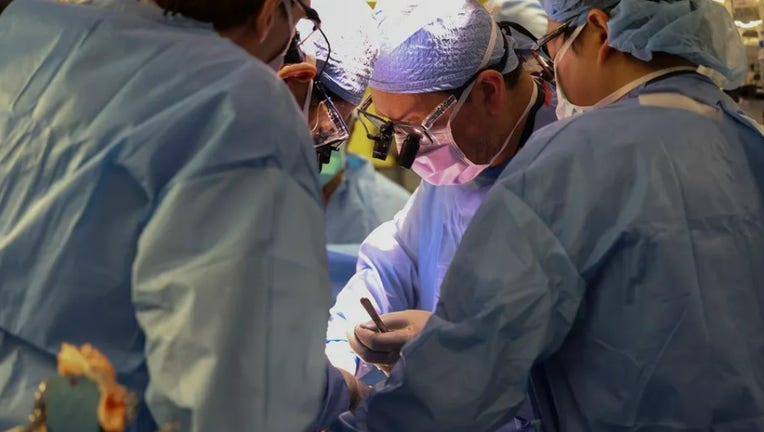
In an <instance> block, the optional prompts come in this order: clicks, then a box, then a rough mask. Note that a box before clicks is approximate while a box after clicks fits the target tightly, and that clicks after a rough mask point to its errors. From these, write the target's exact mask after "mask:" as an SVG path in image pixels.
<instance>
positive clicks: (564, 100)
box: [554, 26, 592, 120]
mask: <svg viewBox="0 0 764 432" xmlns="http://www.w3.org/2000/svg"><path fill="white" fill-rule="evenodd" d="M583 30H584V26H580V27H578V28H576V31H574V32H573V35H572V36H571V37H569V38H568V40H566V41H565V42H564V43H563V45H562V48H560V51H559V52H558V53H557V56H556V57H555V59H554V76H555V79H556V80H557V85H556V86H555V88H556V89H557V108H556V109H555V113H556V114H557V118H558V119H559V120H562V119H566V118H568V117H573V116H574V115H576V114H579V113H582V112H584V111H588V110H590V109H592V107H586V106H579V105H575V104H573V103H572V102H570V100H568V97H567V96H565V92H564V91H563V90H562V82H561V80H560V74H559V72H558V71H557V65H558V64H560V62H561V61H562V58H563V57H564V56H565V54H566V53H567V52H568V50H569V49H570V47H571V46H572V45H573V42H574V41H575V40H576V38H577V37H578V35H579V34H581V32H582V31H583Z"/></svg>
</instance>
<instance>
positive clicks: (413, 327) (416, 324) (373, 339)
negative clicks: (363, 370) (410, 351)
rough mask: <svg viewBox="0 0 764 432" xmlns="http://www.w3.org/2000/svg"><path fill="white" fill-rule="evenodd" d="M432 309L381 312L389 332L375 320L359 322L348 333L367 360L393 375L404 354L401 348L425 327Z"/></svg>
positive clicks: (352, 344)
mask: <svg viewBox="0 0 764 432" xmlns="http://www.w3.org/2000/svg"><path fill="white" fill-rule="evenodd" d="M430 315H432V312H428V311H424V310H416V309H409V310H405V311H400V312H390V313H386V314H384V315H381V316H380V317H381V318H382V321H383V322H384V323H385V325H387V327H388V329H389V330H390V331H389V332H385V333H380V332H379V330H378V329H377V326H376V325H375V324H374V322H373V321H369V322H366V323H363V324H359V325H357V326H356V327H355V328H354V329H353V332H352V333H349V334H348V342H350V346H351V347H352V348H353V351H355V352H356V354H358V357H360V358H361V359H362V360H363V361H365V362H366V363H369V364H373V365H375V366H376V367H377V368H379V369H380V370H381V371H382V372H384V373H385V375H390V371H392V369H393V366H395V363H396V362H397V361H398V359H399V358H400V356H401V349H402V348H403V346H404V345H406V344H407V343H408V342H409V341H411V340H412V339H414V338H415V337H416V336H417V335H418V334H419V332H420V331H421V330H422V328H423V327H424V325H425V324H426V323H427V320H428V319H430Z"/></svg>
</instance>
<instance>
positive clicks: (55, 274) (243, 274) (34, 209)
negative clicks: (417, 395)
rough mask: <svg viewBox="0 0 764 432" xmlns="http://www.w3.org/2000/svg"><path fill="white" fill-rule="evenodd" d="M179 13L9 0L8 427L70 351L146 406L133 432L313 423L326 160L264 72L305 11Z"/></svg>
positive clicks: (180, 6) (3, 19) (4, 256)
mask: <svg viewBox="0 0 764 432" xmlns="http://www.w3.org/2000/svg"><path fill="white" fill-rule="evenodd" d="M167 3H170V2H167ZM171 3H173V5H174V6H175V7H176V9H174V10H173V11H174V12H176V13H171V14H165V13H164V12H163V10H162V9H161V8H160V7H158V6H157V5H155V4H152V3H151V2H138V1H122V0H91V1H87V2H79V1H77V2H74V1H73V2H66V1H52V0H15V1H14V2H13V3H12V4H11V5H10V6H9V7H8V8H7V9H6V10H5V11H4V12H3V14H2V15H1V16H0V76H1V77H2V78H1V79H0V430H4V429H6V428H9V427H11V426H13V425H16V424H21V423H23V422H24V421H25V419H26V416H27V415H28V414H29V413H30V412H31V408H32V404H33V396H34V392H35V390H36V388H37V385H38V384H39V383H40V381H41V380H43V379H45V378H47V377H49V376H51V375H54V374H55V373H56V353H57V352H58V351H59V349H60V346H61V343H62V342H64V341H66V342H70V343H75V344H80V343H84V342H89V343H92V344H93V345H95V346H96V347H97V348H99V349H101V350H102V351H103V352H104V353H105V354H106V355H107V356H108V357H109V358H110V359H111V360H112V362H113V363H114V366H115V369H116V371H117V373H118V379H119V380H120V381H121V382H123V383H125V384H126V385H127V386H128V387H129V388H130V389H131V390H133V391H135V392H137V393H138V394H139V395H140V396H141V399H142V403H141V405H140V407H139V413H138V417H137V418H136V419H135V421H134V422H133V423H132V426H131V429H130V430H140V431H152V430H155V428H156V425H157V424H159V425H161V424H164V423H166V422H178V424H179V426H180V430H183V431H214V430H220V431H233V430H267V431H275V430H289V431H298V430H305V429H306V428H308V427H309V426H310V425H311V424H313V422H314V421H315V416H316V413H317V412H318V411H319V407H320V404H321V403H322V401H321V399H322V397H323V396H324V392H325V389H326V387H325V377H326V375H327V369H326V364H325V357H324V354H323V349H324V343H323V341H324V334H325V323H326V317H327V310H328V308H329V306H330V305H329V299H330V295H329V282H328V277H327V270H326V253H325V235H324V224H323V214H322V213H323V212H322V206H321V195H320V191H319V184H318V166H317V164H316V155H315V152H314V151H313V148H312V140H311V138H310V133H309V131H308V130H307V128H306V127H305V119H304V118H303V117H302V116H301V113H300V112H299V110H298V109H297V108H296V107H295V103H294V100H293V98H292V96H291V94H290V93H289V92H288V90H287V88H286V86H285V85H284V84H283V82H281V81H280V80H279V79H278V78H277V76H276V75H275V73H274V72H273V70H271V68H269V67H268V66H267V65H266V63H273V64H279V65H280V63H281V61H280V59H279V56H281V55H282V52H283V51H284V50H285V47H286V46H287V45H288V42H289V39H290V37H291V34H292V32H293V27H294V22H295V21H296V20H297V19H298V18H299V15H298V13H299V11H302V13H304V10H303V8H302V6H300V5H297V4H296V3H295V4H294V5H292V2H279V1H272V0H268V1H265V2H258V1H250V0H247V1H241V2H227V3H226V5H228V6H230V9H227V10H226V11H223V12H227V13H220V12H221V11H220V10H216V8H218V6H219V3H218V2H216V1H206V2H194V3H193V4H192V5H195V6H197V8H194V9H188V8H186V6H188V5H189V4H191V3H190V2H171ZM285 3H288V4H289V5H290V7H291V6H294V7H293V10H291V11H289V12H288V13H287V11H286V10H282V11H280V13H278V14H276V13H274V8H277V7H283V5H284V4H285ZM303 3H306V2H303ZM307 3H309V2H307ZM288 15H291V17H290V18H289V20H291V21H292V22H289V20H287V19H284V17H286V16H288ZM213 27H215V28H214V29H213ZM269 29H270V31H269ZM216 30H217V31H216ZM272 35H283V38H282V39H281V40H273V39H272ZM221 36H224V37H221ZM232 42H235V43H232ZM267 44H270V45H271V48H270V49H269V50H266V49H261V48H263V47H264V45H267ZM268 51H271V54H268V55H267V56H264V57H262V58H261V59H262V60H264V61H260V60H258V59H257V58H255V57H254V56H253V54H256V53H258V52H262V53H266V54H267V52H268ZM329 372H330V373H331V372H332V371H331V370H329ZM340 390H341V388H340Z"/></svg>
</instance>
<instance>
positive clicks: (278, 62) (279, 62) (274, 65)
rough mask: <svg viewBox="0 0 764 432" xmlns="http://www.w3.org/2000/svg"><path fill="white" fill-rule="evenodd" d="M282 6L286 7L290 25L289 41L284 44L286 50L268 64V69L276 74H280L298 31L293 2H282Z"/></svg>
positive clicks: (287, 0) (286, 0)
mask: <svg viewBox="0 0 764 432" xmlns="http://www.w3.org/2000/svg"><path fill="white" fill-rule="evenodd" d="M281 4H282V6H284V10H285V11H286V16H287V24H288V25H289V39H287V41H286V43H285V44H284V49H283V50H282V51H281V52H280V53H278V54H276V56H275V57H273V59H271V60H270V61H269V62H268V67H269V68H271V69H272V70H273V71H274V72H278V71H279V69H281V67H282V66H284V57H285V56H286V53H287V51H289V44H290V43H291V42H292V38H294V34H295V31H296V30H295V25H294V16H293V15H292V2H291V0H281Z"/></svg>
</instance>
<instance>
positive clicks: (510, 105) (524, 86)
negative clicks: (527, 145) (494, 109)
mask: <svg viewBox="0 0 764 432" xmlns="http://www.w3.org/2000/svg"><path fill="white" fill-rule="evenodd" d="M535 85H536V82H535V81H534V80H533V78H531V76H530V74H528V73H526V72H523V74H522V75H521V76H520V79H519V80H518V82H517V84H516V85H515V86H514V87H513V88H512V89H511V90H509V91H507V98H506V101H505V102H504V103H505V110H506V116H505V118H508V119H511V121H510V122H508V125H507V126H508V127H507V128H506V129H505V130H503V131H502V135H501V136H499V137H498V138H497V139H499V140H501V141H500V142H501V144H503V143H504V140H506V139H507V137H508V136H509V134H510V133H511V134H512V137H511V138H510V140H509V143H508V144H507V148H506V149H505V150H504V153H503V154H502V156H500V157H498V158H497V159H496V162H494V164H493V165H492V166H498V165H501V164H504V163H506V162H507V161H508V160H509V159H511V158H512V157H514V156H515V154H517V151H518V150H519V148H520V140H521V139H522V136H523V132H522V131H524V130H525V127H526V125H527V123H528V116H527V115H523V114H525V112H526V110H527V108H528V105H529V104H531V103H533V101H531V97H533V87H534V86H535ZM521 117H522V118H521ZM513 129H514V131H513Z"/></svg>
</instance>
